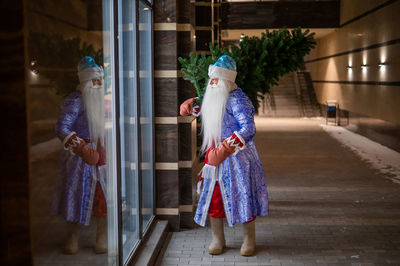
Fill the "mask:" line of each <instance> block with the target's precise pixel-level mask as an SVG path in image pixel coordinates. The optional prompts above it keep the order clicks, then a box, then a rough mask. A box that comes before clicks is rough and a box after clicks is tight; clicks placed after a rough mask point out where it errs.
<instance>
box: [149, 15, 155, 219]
mask: <svg viewBox="0 0 400 266" xmlns="http://www.w3.org/2000/svg"><path fill="white" fill-rule="evenodd" d="M150 29H151V41H150V44H151V62H150V64H151V66H150V68H151V134H152V143H151V151H152V153H153V154H152V155H153V156H152V157H153V167H152V170H153V171H152V179H153V217H155V215H156V178H155V176H156V175H155V169H156V168H155V167H156V166H155V161H156V155H155V154H156V152H155V143H156V142H155V141H156V136H155V135H156V134H155V127H154V113H155V107H154V12H153V9H151V26H150Z"/></svg>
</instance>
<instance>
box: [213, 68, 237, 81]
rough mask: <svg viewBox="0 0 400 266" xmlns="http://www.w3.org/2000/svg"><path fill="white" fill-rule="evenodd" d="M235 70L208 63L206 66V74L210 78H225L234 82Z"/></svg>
mask: <svg viewBox="0 0 400 266" xmlns="http://www.w3.org/2000/svg"><path fill="white" fill-rule="evenodd" d="M236 75H237V72H236V71H233V70H229V69H226V68H223V67H219V66H214V65H210V66H209V67H208V76H209V77H210V78H219V79H225V80H229V81H232V82H235V79H236Z"/></svg>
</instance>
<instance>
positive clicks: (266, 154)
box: [160, 118, 400, 266]
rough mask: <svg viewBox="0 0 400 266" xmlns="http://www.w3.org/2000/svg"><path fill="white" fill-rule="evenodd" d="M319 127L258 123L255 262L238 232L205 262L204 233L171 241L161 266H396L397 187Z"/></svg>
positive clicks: (230, 231)
mask: <svg viewBox="0 0 400 266" xmlns="http://www.w3.org/2000/svg"><path fill="white" fill-rule="evenodd" d="M320 123H324V120H312V119H267V118H257V119H256V124H257V135H256V143H257V147H258V151H259V154H260V157H261V160H262V162H263V166H264V170H265V175H266V180H267V185H268V186H269V193H270V194H269V196H270V215H269V216H268V217H258V218H257V220H256V244H257V249H256V254H255V256H253V257H242V256H240V254H239V250H240V246H241V243H242V228H241V226H240V225H236V226H235V227H234V228H229V227H228V226H227V225H225V236H226V240H227V246H228V248H227V249H226V250H225V252H224V253H223V254H222V255H218V256H211V255H209V254H208V252H207V250H208V244H209V243H210V241H211V232H210V228H209V227H207V228H200V227H198V228H195V229H193V230H186V231H182V232H177V233H173V234H172V236H171V239H170V242H169V245H168V247H167V248H166V250H165V253H164V256H163V259H162V261H161V263H160V264H161V265H221V266H222V265H302V266H313V265H338V266H339V265H340V266H344V265H351V266H356V265H360V266H372V265H379V266H381V265H400V185H399V184H395V183H393V182H392V181H391V180H389V179H388V178H386V177H385V176H384V175H383V174H381V173H380V172H379V171H377V170H375V169H372V168H370V166H369V165H368V164H367V163H365V162H364V161H362V160H361V159H360V158H359V157H357V156H356V155H355V154H354V153H353V152H352V151H351V150H350V149H348V148H346V147H344V146H342V145H341V144H340V143H339V142H338V141H337V140H335V139H334V138H332V137H330V136H329V135H328V133H326V132H325V131H324V130H323V129H322V128H321V126H320V125H319V124H320Z"/></svg>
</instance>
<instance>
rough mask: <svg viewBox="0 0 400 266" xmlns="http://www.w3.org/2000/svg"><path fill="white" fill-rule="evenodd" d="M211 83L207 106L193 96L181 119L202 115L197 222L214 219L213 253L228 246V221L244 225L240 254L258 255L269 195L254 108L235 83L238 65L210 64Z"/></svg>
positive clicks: (228, 59)
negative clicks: (258, 232) (258, 225)
mask: <svg viewBox="0 0 400 266" xmlns="http://www.w3.org/2000/svg"><path fill="white" fill-rule="evenodd" d="M208 75H209V78H210V80H209V82H208V85H207V89H206V92H205V95H204V99H203V101H202V103H201V106H196V105H195V104H194V102H195V99H194V98H191V99H188V100H186V101H185V102H184V103H182V105H181V107H180V114H181V115H184V116H185V115H190V114H192V115H195V116H199V115H200V116H201V121H202V134H203V143H202V147H201V150H202V151H203V152H206V156H205V164H204V166H203V169H202V174H201V177H200V181H199V184H198V192H200V188H201V184H202V183H203V188H202V191H201V194H200V199H199V202H198V206H197V211H196V214H195V217H194V220H195V222H196V223H197V224H199V225H201V226H205V223H206V218H207V215H209V216H210V224H211V232H212V242H211V244H210V246H209V249H208V251H209V253H210V254H214V255H215V254H220V253H222V252H223V249H224V247H225V237H224V228H223V218H226V220H227V222H228V225H229V226H233V225H234V224H237V223H241V224H243V232H244V235H243V244H242V246H241V249H240V254H241V255H243V256H251V255H253V254H254V252H255V224H254V223H255V218H256V216H266V215H268V193H267V187H266V183H265V177H264V171H263V167H262V164H261V161H260V158H259V155H258V152H257V149H256V145H255V143H254V140H253V137H254V135H255V134H256V127H255V124H254V106H253V104H252V103H251V101H250V99H249V98H248V96H247V95H246V94H245V93H244V92H243V91H242V90H241V89H240V88H239V87H238V86H237V85H236V84H235V79H236V75H237V72H236V62H235V60H234V59H233V58H231V57H230V56H228V55H223V56H221V57H220V58H219V59H218V60H217V62H216V63H215V64H213V65H210V66H209V69H208Z"/></svg>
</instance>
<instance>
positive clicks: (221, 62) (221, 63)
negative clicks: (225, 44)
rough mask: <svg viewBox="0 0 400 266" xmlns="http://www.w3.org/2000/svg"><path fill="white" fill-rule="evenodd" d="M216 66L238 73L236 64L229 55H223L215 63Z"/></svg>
mask: <svg viewBox="0 0 400 266" xmlns="http://www.w3.org/2000/svg"><path fill="white" fill-rule="evenodd" d="M214 66H218V67H223V68H226V69H229V70H233V71H236V62H235V60H234V59H233V58H232V57H230V56H229V55H222V56H220V58H218V60H217V62H215V64H214Z"/></svg>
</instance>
